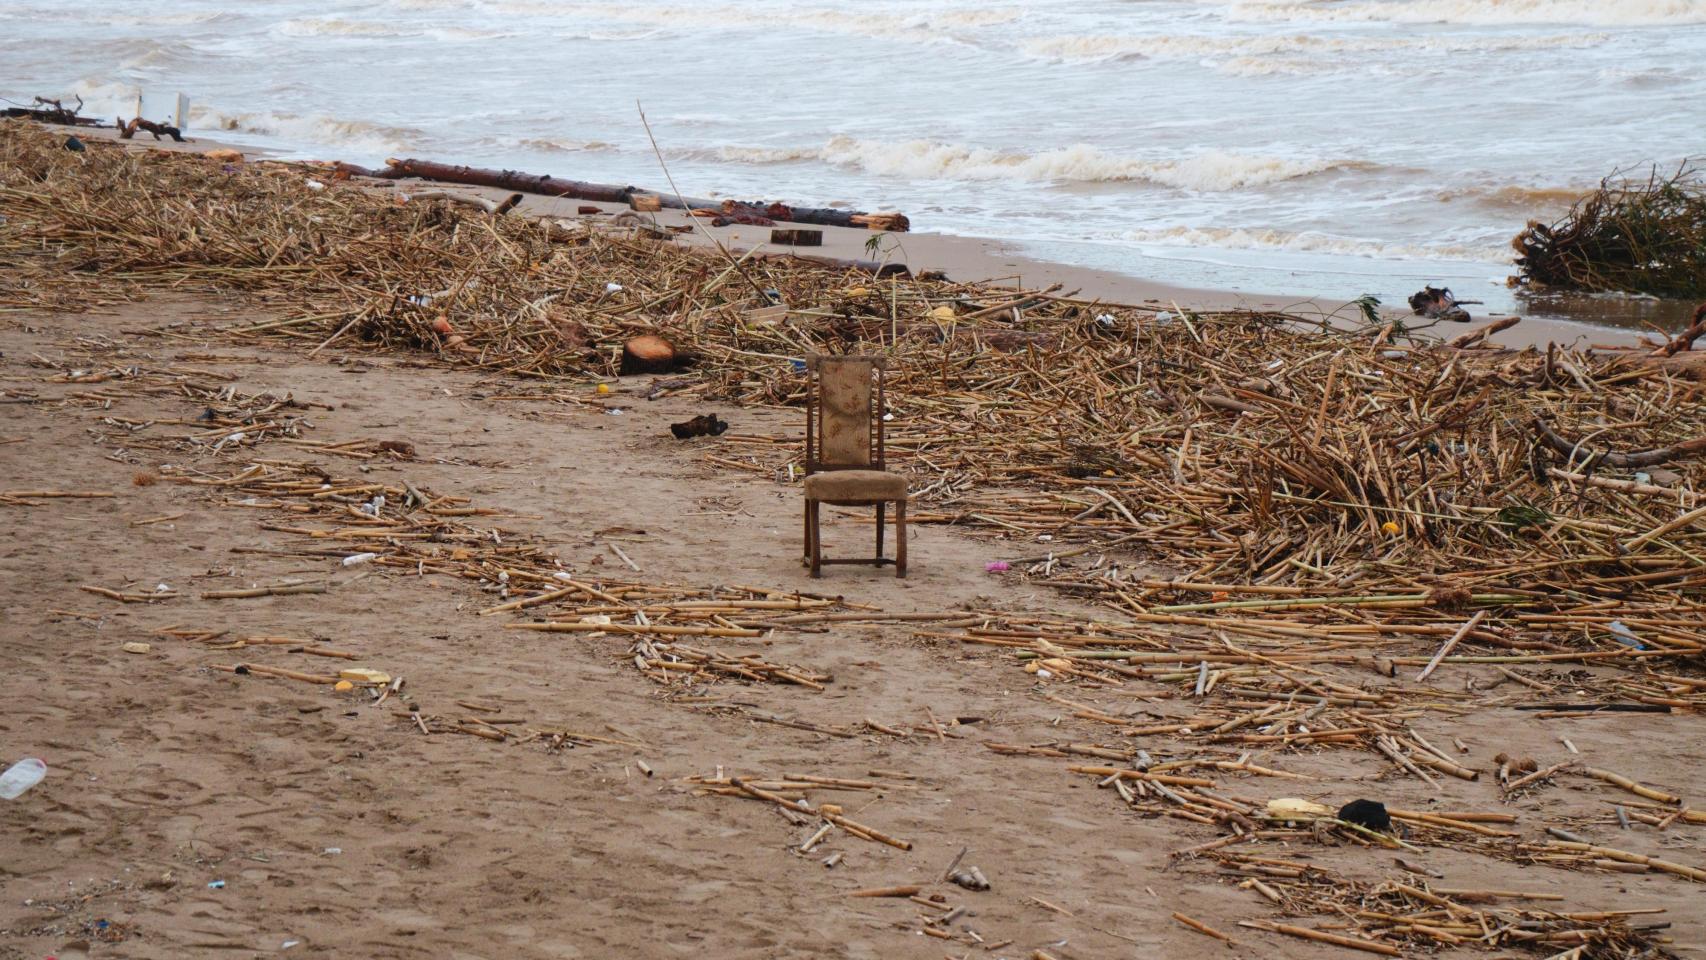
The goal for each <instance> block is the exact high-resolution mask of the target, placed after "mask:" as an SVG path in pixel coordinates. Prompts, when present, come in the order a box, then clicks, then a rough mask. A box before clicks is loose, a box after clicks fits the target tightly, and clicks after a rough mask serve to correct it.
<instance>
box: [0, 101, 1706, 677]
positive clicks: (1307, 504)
mask: <svg viewBox="0 0 1706 960" xmlns="http://www.w3.org/2000/svg"><path fill="white" fill-rule="evenodd" d="M0 175H3V177H4V185H3V186H0V200H3V202H4V204H5V212H6V217H7V220H6V222H5V223H4V224H0V257H4V259H5V260H6V261H8V262H9V263H10V264H12V265H14V266H15V267H16V269H15V270H14V271H13V273H14V276H16V277H18V278H19V280H18V282H17V283H16V284H15V286H14V287H13V288H12V290H11V291H10V292H8V293H0V298H4V299H0V306H3V305H4V304H6V303H10V304H13V305H28V306H59V307H68V308H70V307H77V306H80V305H86V304H89V303H92V302H96V301H99V300H101V299H103V298H111V297H130V296H136V295H140V294H141V293H142V292H144V291H145V290H147V289H150V288H161V287H166V286H173V287H178V286H185V285H188V286H202V287H215V288H221V289H225V290H231V291H239V292H242V293H244V294H245V295H248V296H251V297H253V298H254V300H255V301H256V302H257V303H258V304H261V305H264V306H269V307H271V308H272V309H273V310H274V311H276V312H277V313H278V314H279V316H278V317H277V318H273V319H265V320H261V321H260V322H252V323H249V324H248V325H246V326H241V327H236V328H231V329H228V330H226V331H225V333H227V334H229V335H236V336H269V337H277V338H287V339H291V340H294V341H296V342H299V343H301V344H302V345H303V346H304V348H305V349H309V350H310V351H311V352H312V351H318V350H320V349H322V348H325V347H327V346H328V345H336V346H337V347H338V348H339V349H343V348H354V347H359V346H362V345H364V344H365V345H369V346H373V347H402V348H408V349H417V350H428V351H435V352H437V353H439V354H440V355H441V356H442V357H444V358H445V359H446V360H448V361H451V362H454V363H458V364H463V365H468V366H472V367H476V368H480V369H482V370H485V371H489V372H492V373H506V374H511V375H519V376H525V377H533V378H541V379H546V380H553V379H561V380H573V379H577V378H586V377H590V376H601V375H609V374H612V373H614V372H615V371H616V367H617V363H618V356H619V354H620V352H621V345H622V343H623V342H624V341H625V340H626V339H628V338H630V337H633V336H635V335H637V334H661V335H663V336H666V337H668V338H669V339H671V340H673V341H674V342H675V343H676V344H677V345H678V346H681V347H684V348H686V349H687V350H690V351H691V352H692V353H693V354H695V355H696V356H697V358H698V366H697V369H696V375H697V376H699V377H701V378H702V379H703V387H702V390H703V392H704V393H705V394H706V395H710V396H721V397H725V398H729V399H734V400H738V401H742V402H749V403H774V404H799V403H801V402H802V400H803V397H804V389H805V384H804V375H803V374H802V373H801V372H800V370H799V368H798V366H797V365H796V364H795V363H793V362H792V361H794V360H796V359H798V358H801V357H803V356H804V355H806V354H807V353H810V352H832V353H833V352H853V351H864V352H869V351H881V352H884V353H886V354H887V355H888V356H889V357H890V361H891V363H890V376H891V388H890V392H889V396H890V398H891V403H892V405H893V408H894V413H895V422H894V424H893V428H892V431H891V434H890V441H889V450H890V458H891V460H893V461H895V462H897V463H898V464H899V465H900V466H902V467H903V468H905V469H908V470H910V471H911V472H913V474H914V483H913V489H914V491H915V492H916V493H917V494H918V495H919V496H920V497H921V498H922V499H925V500H927V501H929V500H935V501H937V502H938V503H939V504H940V509H939V510H938V511H937V512H935V513H934V514H933V515H931V514H927V517H926V518H927V519H928V518H929V517H930V516H934V517H935V518H936V519H938V520H946V521H952V522H958V523H963V524H968V525H976V526H980V527H983V528H986V529H990V530H995V531H998V532H1002V533H1004V534H1008V535H1013V536H1017V537H1021V538H1023V539H1024V540H1027V541H1035V540H1036V538H1037V537H1039V536H1040V535H1042V534H1045V533H1046V534H1047V535H1049V536H1050V537H1051V538H1052V540H1051V541H1050V542H1047V543H1032V544H1029V545H1027V546H1026V547H1025V548H1024V550H1025V551H1026V552H1029V553H1032V554H1035V555H1037V558H1038V559H1043V560H1045V561H1046V562H1047V563H1046V565H1047V569H1046V571H1045V572H1046V573H1047V574H1048V575H1050V576H1052V577H1054V578H1055V580H1056V581H1058V582H1061V583H1062V584H1063V585H1078V586H1083V587H1086V588H1088V589H1089V590H1091V591H1092V592H1094V593H1095V594H1096V595H1097V596H1098V597H1099V598H1100V599H1102V600H1103V601H1104V602H1107V603H1110V604H1111V605H1114V606H1117V607H1120V608H1121V609H1124V610H1127V611H1128V612H1129V611H1130V610H1132V609H1134V608H1135V609H1138V610H1150V609H1152V608H1153V609H1162V610H1163V612H1166V613H1168V614H1169V615H1177V614H1187V613H1189V614H1199V613H1210V614H1211V615H1219V614H1220V613H1229V614H1238V615H1243V614H1254V615H1257V616H1267V615H1270V614H1273V613H1279V614H1282V615H1284V616H1309V617H1312V618H1317V619H1319V618H1321V617H1327V616H1352V615H1354V612H1355V610H1358V609H1362V608H1363V607H1369V608H1371V609H1373V610H1377V611H1379V612H1380V614H1381V615H1382V616H1397V617H1403V616H1416V617H1427V618H1430V619H1437V618H1439V617H1452V616H1457V615H1456V614H1454V613H1453V612H1452V611H1454V610H1456V609H1459V608H1462V607H1465V606H1491V607H1499V608H1503V609H1516V610H1520V611H1525V612H1526V613H1528V614H1538V613H1561V614H1562V615H1561V617H1560V618H1559V619H1558V620H1556V624H1557V625H1556V626H1554V627H1542V628H1540V629H1552V630H1556V631H1557V633H1558V635H1559V638H1560V639H1561V640H1563V641H1564V642H1568V643H1572V644H1576V643H1582V642H1583V641H1585V640H1588V639H1589V638H1598V639H1600V640H1603V639H1604V638H1605V633H1604V625H1603V620H1604V618H1603V617H1599V616H1595V617H1593V618H1589V619H1581V618H1579V617H1577V616H1576V614H1575V613H1572V612H1570V611H1575V610H1576V608H1577V607H1578V606H1580V605H1582V604H1585V603H1588V602H1590V601H1591V600H1592V599H1593V598H1596V597H1607V596H1616V597H1619V598H1621V600H1622V602H1623V603H1624V604H1625V605H1635V606H1638V607H1640V609H1641V610H1643V611H1645V614H1646V616H1648V617H1649V618H1650V619H1651V620H1653V621H1655V622H1669V621H1671V620H1674V619H1675V618H1677V617H1683V618H1686V617H1691V616H1698V615H1699V614H1700V613H1701V612H1702V611H1700V610H1699V605H1698V603H1697V598H1698V597H1699V595H1700V593H1701V590H1702V588H1703V587H1706V572H1703V571H1706V524H1702V523H1700V522H1699V521H1700V518H1701V514H1700V513H1699V508H1700V506H1701V504H1702V500H1701V498H1700V497H1699V496H1698V495H1697V494H1696V493H1695V492H1694V491H1698V490H1700V489H1702V487H1703V486H1706V466H1703V463H1702V456H1701V455H1702V452H1703V450H1706V404H1702V403H1701V402H1700V401H1701V392H1702V386H1701V384H1699V383H1698V382H1694V381H1690V380H1687V379H1685V378H1682V377H1680V376H1677V375H1676V374H1674V373H1672V372H1670V371H1669V370H1667V369H1665V368H1664V367H1662V366H1659V365H1656V364H1655V365H1648V364H1644V363H1643V362H1641V361H1631V360H1629V359H1626V358H1617V357H1607V356H1604V355H1596V354H1592V353H1587V352H1578V351H1565V350H1557V351H1551V352H1548V353H1545V354H1539V353H1533V352H1529V353H1521V354H1505V353H1498V352H1495V351H1484V352H1480V353H1477V352H1473V351H1469V352H1464V351H1455V350H1449V349H1444V348H1441V347H1438V346H1437V345H1435V346H1430V345H1428V344H1426V343H1423V342H1420V341H1418V340H1414V339H1409V340H1404V341H1401V342H1391V341H1389V338H1390V337H1391V336H1392V330H1391V329H1390V328H1387V329H1386V330H1384V331H1378V332H1376V331H1372V330H1371V331H1368V332H1362V333H1352V334H1346V333H1340V332H1331V331H1326V330H1320V329H1316V330H1309V329H1306V328H1304V327H1303V326H1302V325H1301V324H1300V323H1299V322H1298V318H1296V317H1291V316H1287V315H1284V314H1272V313H1251V312H1244V311H1239V312H1225V313H1216V314H1197V313H1188V312H1187V313H1184V314H1178V313H1177V312H1176V311H1175V310H1168V311H1166V312H1165V313H1163V312H1160V311H1158V310H1157V309H1154V308H1144V307H1131V306H1111V305H1105V304H1096V303H1088V302H1084V301H1077V300H1071V299H1064V298H1058V297H1051V296H1048V295H1047V293H1046V292H1044V291H1023V290H1013V289H1011V288H997V287H992V286H985V285H976V284H958V283H952V282H948V281H946V280H942V279H929V278H913V277H885V278H883V279H881V280H876V279H873V278H871V277H870V276H869V275H865V274H859V273H856V272H853V271H849V270H845V269H839V268H834V267H828V266H824V265H821V264H814V263H810V262H807V261H803V260H795V259H766V258H760V257H752V256H747V257H743V258H741V259H740V261H739V262H734V261H733V260H732V259H730V258H728V257H725V256H723V255H721V254H720V253H718V252H716V251H708V250H703V249H698V250H695V249H681V248H678V247H676V246H675V245H674V244H671V243H668V242H660V241H659V240H658V239H656V238H655V236H654V235H653V234H652V233H650V232H637V231H613V230H609V229H603V228H598V227H594V226H592V225H590V224H589V223H588V222H585V221H572V222H570V221H554V222H543V223H541V222H539V221H534V220H530V219H524V218H520V217H509V216H492V215H489V214H486V213H484V212H480V211H470V210H468V209H466V208H464V207H460V206H454V205H451V204H448V203H445V202H442V201H430V200H429V201H418V200H417V201H413V202H408V203H402V202H399V200H398V199H397V198H395V197H392V196H389V195H387V194H385V193H384V192H383V191H379V190H374V189H369V188H365V187H361V186H358V185H355V184H347V183H339V182H335V181H334V180H333V179H332V178H331V177H330V176H326V175H325V174H324V173H322V172H317V171H314V170H305V169H303V168H301V167H295V166H290V165H284V164H248V165H231V164H222V163H219V162H216V161H213V160H210V159H207V158H202V157H197V156H192V155H181V154H167V153H158V152H139V153H124V152H121V151H120V150H118V149H116V148H107V147H104V146H103V147H101V148H99V149H91V150H90V151H89V152H87V153H84V154H73V153H68V152H66V151H64V150H61V149H60V147H59V142H58V139H57V138H55V137H54V136H52V135H50V134H47V133H46V132H44V131H41V130H39V129H38V128H35V127H33V126H30V125H27V124H23V123H14V124H11V125H9V126H6V127H3V128H0ZM312 177H320V178H321V179H324V180H326V181H328V182H327V183H325V184H320V183H317V182H314V181H311V178H312ZM778 297H779V298H780V300H781V301H782V302H783V303H785V304H787V305H788V308H787V310H786V313H785V315H783V316H777V315H776V313H777V312H776V311H775V310H774V309H764V310H762V311H760V310H756V309H755V308H769V307H770V304H771V301H772V299H774V298H778ZM751 439H753V438H746V440H747V441H750V440H751ZM758 439H763V438H758ZM720 442H722V443H724V444H727V445H729V446H735V447H737V448H738V445H739V444H740V443H742V442H743V439H742V438H740V437H738V436H733V435H731V436H729V437H725V438H724V439H723V440H722V441H720ZM764 448H765V450H767V451H769V452H770V453H771V459H770V461H768V462H761V463H759V464H757V465H756V466H757V468H758V469H762V470H764V471H765V472H768V471H769V470H770V469H772V468H775V469H778V470H780V468H781V467H783V466H784V464H785V462H786V461H785V460H784V459H778V458H777V457H776V454H778V453H782V454H785V455H789V456H791V455H792V454H794V453H795V452H796V450H795V447H794V445H793V444H792V443H788V442H782V443H774V444H766V445H764ZM741 449H742V450H743V452H744V450H746V449H751V448H750V447H748V448H741ZM759 456H760V457H761V458H762V456H763V454H762V453H760V455H759ZM748 463H749V464H750V463H751V461H748ZM1015 491H1018V492H1015ZM1679 515H1680V521H1679ZM1068 541H1076V542H1080V543H1086V542H1087V543H1089V544H1093V545H1096V546H1095V548H1094V549H1093V550H1091V551H1090V552H1089V556H1087V557H1085V559H1089V558H1090V557H1094V556H1095V552H1094V551H1095V550H1099V549H1100V548H1101V547H1103V546H1123V547H1124V548H1125V549H1129V550H1132V551H1133V552H1135V553H1137V554H1139V555H1140V556H1146V557H1147V558H1148V559H1152V560H1155V561H1158V562H1160V563H1162V564H1164V565H1166V566H1167V567H1169V568H1171V569H1173V570H1176V571H1178V573H1179V574H1181V575H1182V576H1183V578H1184V579H1186V580H1189V581H1193V582H1195V583H1198V584H1203V583H1207V584H1210V585H1216V584H1219V585H1228V584H1229V585H1232V586H1233V587H1234V588H1236V587H1237V586H1238V585H1246V586H1251V587H1253V588H1255V589H1257V590H1258V592H1261V591H1266V593H1263V594H1262V595H1261V596H1260V597H1259V598H1258V599H1257V600H1254V601H1250V600H1245V599H1243V598H1241V597H1240V598H1231V597H1215V598H1214V599H1213V600H1212V602H1208V603H1204V604H1185V605H1181V606H1175V607H1170V608H1154V607H1153V605H1154V603H1155V602H1156V601H1155V600H1153V599H1151V598H1150V597H1149V596H1148V594H1147V593H1145V588H1142V587H1140V586H1139V585H1135V584H1133V583H1132V582H1131V581H1130V580H1129V579H1126V578H1123V577H1122V575H1121V574H1120V573H1119V571H1118V570H1110V568H1109V567H1108V566H1106V565H1104V564H1102V563H1101V562H1098V563H1096V564H1095V565H1094V566H1093V567H1092V568H1091V569H1090V570H1088V571H1081V572H1079V573H1075V574H1067V573H1065V572H1064V566H1069V565H1070V564H1063V566H1061V567H1057V565H1056V562H1055V561H1057V560H1061V561H1064V559H1065V558H1067V557H1070V556H1072V555H1074V553H1076V554H1077V555H1079V556H1084V555H1085V553H1086V550H1085V549H1084V548H1076V549H1075V550H1068V549H1063V547H1062V544H1063V543H1065V542H1068ZM1021 555H1023V554H1021ZM1215 589H1216V590H1217V591H1221V592H1225V587H1224V586H1216V587H1215ZM1252 604H1254V606H1253V607H1252V606H1251V605H1252ZM1359 605H1360V606H1359ZM1246 607H1249V608H1250V609H1245V608H1246ZM1227 608H1230V609H1227ZM1346 610H1349V611H1351V613H1345V612H1344V611H1346ZM1405 611H1408V612H1407V613H1406V612H1405ZM1616 612H1617V613H1622V612H1623V609H1622V608H1620V609H1619V610H1618V611H1616ZM1487 627H1488V629H1497V627H1498V623H1496V622H1489V624H1488V625H1487ZM1679 642H1680V641H1679ZM1692 649H1695V650H1698V649H1699V647H1698V646H1695V647H1693V648H1692Z"/></svg>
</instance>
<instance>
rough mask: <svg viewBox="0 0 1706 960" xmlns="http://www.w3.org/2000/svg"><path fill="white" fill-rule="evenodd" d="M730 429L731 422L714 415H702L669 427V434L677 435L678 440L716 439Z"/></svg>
mask: <svg viewBox="0 0 1706 960" xmlns="http://www.w3.org/2000/svg"><path fill="white" fill-rule="evenodd" d="M728 428H729V422H728V421H727V420H724V419H722V418H720V417H718V416H717V415H716V414H714V413H702V414H700V415H699V416H697V417H694V418H693V419H691V420H683V421H682V422H680V423H672V424H670V425H669V432H670V433H673V434H675V439H677V440H689V439H692V438H693V437H715V436H719V435H721V434H722V433H723V432H724V431H725V430H727V429H728Z"/></svg>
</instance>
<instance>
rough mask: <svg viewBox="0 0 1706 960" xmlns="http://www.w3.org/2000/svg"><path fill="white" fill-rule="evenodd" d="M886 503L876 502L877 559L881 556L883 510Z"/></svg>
mask: <svg viewBox="0 0 1706 960" xmlns="http://www.w3.org/2000/svg"><path fill="white" fill-rule="evenodd" d="M887 506H888V504H886V503H878V504H877V559H878V560H881V559H882V558H883V510H884V508H886V507H887Z"/></svg>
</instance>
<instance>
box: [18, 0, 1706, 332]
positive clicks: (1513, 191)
mask: <svg viewBox="0 0 1706 960" xmlns="http://www.w3.org/2000/svg"><path fill="white" fill-rule="evenodd" d="M1703 54H1706V0H1241V2H1190V0H1089V2H1082V0H1032V2H1025V3H1012V4H1001V3H999V0H997V2H995V3H987V4H986V3H967V2H962V0H938V2H928V3H926V2H902V0H860V2H853V0H806V2H779V0H752V2H746V3H740V4H726V3H717V2H712V3H698V4H693V3H683V2H679V0H677V2H674V3H659V2H656V0H642V2H634V3H580V2H573V0H319V2H313V3H309V2H304V0H252V2H249V3H245V4H229V3H226V2H223V0H220V2H214V0H160V2H152V3H143V2H139V0H82V2H80V3H78V4H76V5H60V4H52V5H48V4H42V3H39V2H38V3H37V4H36V5H34V6H31V5H28V4H25V5H9V6H7V7H5V8H0V68H3V69H0V76H4V77H7V78H9V79H8V80H6V81H3V82H4V83H6V84H7V86H8V87H9V89H5V90H0V94H3V95H5V96H8V97H10V98H12V99H14V100H17V99H28V97H30V96H33V95H35V94H38V93H40V94H46V95H49V96H55V95H60V94H66V95H70V94H80V95H82V96H83V97H84V98H85V99H86V100H87V101H88V106H89V109H90V110H91V111H92V112H95V113H98V114H102V115H114V114H119V113H122V114H124V115H126V116H128V115H130V114H131V113H132V112H134V109H133V103H134V100H135V96H136V91H137V89H138V88H141V89H143V90H144V91H146V93H147V95H148V100H147V110H146V112H147V114H148V115H149V116H152V117H155V118H164V117H166V116H167V115H168V114H169V112H170V110H171V101H172V99H173V94H175V93H176V92H177V91H183V92H185V93H188V94H190V95H191V96H192V97H193V98H194V101H195V107H194V110H193V112H192V116H191V126H192V132H195V131H199V132H202V133H206V134H209V135H215V134H217V135H221V136H224V137H226V138H229V139H235V140H240V141H247V142H255V143H264V144H267V145H270V146H274V147H277V148H281V149H282V150H284V151H285V152H287V153H291V154H297V155H306V156H314V157H319V158H328V157H337V158H342V159H348V160H352V161H356V162H364V163H376V162H378V161H380V160H382V159H383V158H384V157H386V156H393V155H420V156H429V157H432V158H434V159H447V160H455V161H459V162H468V163H474V164H491V165H502V166H507V167H513V168H519V169H526V170H530V171H541V172H551V173H555V174H558V175H561V176H570V177H575V178H580V179H589V180H605V181H619V182H632V183H638V184H645V185H658V186H661V185H662V176H661V174H660V172H659V168H658V162H657V159H656V158H655V157H654V156H653V154H652V150H651V147H650V145H649V144H648V142H647V139H646V135H645V131H644V129H643V128H642V126H641V124H640V121H639V116H638V112H637V110H636V106H635V105H636V102H637V101H638V102H643V103H644V106H645V109H646V112H647V114H648V116H649V117H650V119H651V121H652V125H653V128H654V130H655V132H656V134H657V136H658V139H659V142H660V143H661V145H662V147H663V152H664V154H665V156H666V157H667V158H668V159H669V163H670V167H671V170H672V172H673V173H674V174H675V176H676V179H677V181H678V182H679V183H680V185H681V187H682V189H683V190H684V191H685V192H688V193H693V194H701V195H716V194H718V193H726V194H735V195H744V196H763V197H766V198H775V199H785V200H791V201H795V202H802V203H828V202H833V201H846V202H849V203H853V204H855V205H858V206H863V207H868V208H869V207H883V208H889V209H901V210H904V211H906V212H907V213H908V214H909V215H911V216H912V218H913V222H914V224H915V227H916V228H917V229H924V230H936V231H942V232H948V233H961V234H976V235H988V236H1000V237H1021V238H1025V240H1026V245H1027V246H1028V247H1029V249H1030V251H1031V252H1033V253H1036V254H1038V255H1040V256H1045V257H1050V258H1055V259H1065V260H1069V261H1070V262H1075V263H1083V264H1086V265H1093V266H1099V267H1106V268H1111V269H1116V270H1121V271H1125V272H1129V273H1134V274H1137V275H1140V276H1145V277H1149V278H1152V279H1157V280H1163V281H1169V282H1173V283H1179V284H1186V285H1195V286H1212V287H1224V288H1231V289H1239V290H1250V291H1264V292H1288V293H1297V294H1306V295H1320V296H1332V297H1354V296H1357V295H1359V294H1363V293H1376V294H1378V295H1380V296H1381V297H1382V298H1383V299H1385V300H1387V301H1388V302H1402V300H1403V299H1404V297H1405V296H1406V295H1407V294H1408V293H1409V292H1411V291H1413V290H1415V289H1416V288H1417V287H1418V286H1420V284H1421V283H1422V282H1428V281H1432V282H1445V283H1448V284H1449V285H1451V286H1452V287H1454V288H1455V289H1456V290H1457V292H1458V294H1459V295H1460V296H1463V297H1470V298H1474V299H1484V300H1486V301H1488V308H1489V309H1494V310H1511V309H1522V310H1529V311H1533V312H1541V313H1546V312H1563V313H1573V312H1576V311H1578V310H1580V309H1586V310H1587V312H1588V314H1590V315H1592V316H1595V317H1597V318H1599V319H1607V320H1610V321H1612V322H1641V321H1642V320H1643V318H1647V317H1651V316H1655V315H1657V316H1662V315H1669V314H1670V313H1673V312H1674V310H1673V308H1671V307H1669V306H1667V305H1652V304H1644V303H1641V302H1638V301H1636V302H1619V301H1603V300H1594V301H1583V303H1585V304H1586V306H1585V308H1583V307H1580V306H1571V305H1565V306H1562V307H1560V306H1558V305H1556V304H1554V305H1540V306H1524V305H1522V304H1519V303H1518V302H1516V301H1515V300H1513V298H1512V297H1511V296H1510V294H1509V292H1508V291H1506V290H1505V288H1504V287H1503V286H1502V281H1503V278H1504V277H1505V276H1506V275H1507V274H1508V273H1510V272H1511V268H1510V265H1509V247H1508V242H1509V239H1510V238H1511V236H1512V235H1514V234H1515V233H1516V231H1517V230H1518V229H1520V228H1521V227H1522V225H1523V223H1524V222H1525V221H1526V220H1527V219H1529V218H1531V217H1533V218H1540V219H1550V218H1552V217H1555V216H1557V215H1558V214H1560V213H1561V212H1562V211H1563V210H1564V209H1566V208H1567V207H1568V205H1569V203H1570V200H1571V198H1572V197H1573V196H1575V195H1576V194H1577V193H1578V192H1580V191H1582V190H1585V189H1588V188H1591V187H1592V186H1593V185H1594V184H1596V183H1597V182H1598V181H1599V179H1600V178H1601V177H1602V176H1604V175H1605V174H1607V173H1609V172H1611V171H1612V170H1613V169H1615V168H1620V167H1622V168H1634V167H1643V168H1644V166H1645V165H1647V164H1650V163H1658V164H1661V165H1674V164H1675V163H1677V162H1678V161H1679V160H1680V159H1681V158H1682V157H1684V156H1685V155H1688V154H1690V153H1706V149H1703V148H1702V143H1701V132H1700V131H1701V130H1702V128H1703V127H1706V123H1703V121H1706V72H1703V71H1701V70H1699V69H1697V65H1698V64H1699V63H1700V62H1701V60H1702V55H1703Z"/></svg>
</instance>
